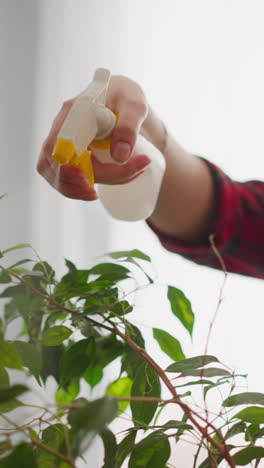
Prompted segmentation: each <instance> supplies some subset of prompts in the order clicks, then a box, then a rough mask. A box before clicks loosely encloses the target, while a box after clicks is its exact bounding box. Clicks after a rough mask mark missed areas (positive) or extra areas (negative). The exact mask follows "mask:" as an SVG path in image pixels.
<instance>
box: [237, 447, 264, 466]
mask: <svg viewBox="0 0 264 468" xmlns="http://www.w3.org/2000/svg"><path fill="white" fill-rule="evenodd" d="M263 457H264V448H263V447H246V448H245V449H242V450H240V451H239V452H237V453H236V454H235V455H233V460H234V462H235V464H236V466H237V465H240V466H245V465H248V464H249V463H250V462H251V461H252V460H255V459H256V458H263Z"/></svg>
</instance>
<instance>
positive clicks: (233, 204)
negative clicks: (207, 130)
mask: <svg viewBox="0 0 264 468" xmlns="http://www.w3.org/2000/svg"><path fill="white" fill-rule="evenodd" d="M204 161H205V162H206V163H207V164H208V166H209V169H210V171H211V173H212V177H213V180H214V186H215V193H216V210H215V213H214V217H213V220H212V224H211V226H210V229H209V231H208V233H207V234H206V235H205V236H204V238H203V239H202V240H200V241H199V243H198V242H197V243H190V242H183V241H182V240H180V239H178V238H176V237H173V236H171V235H166V234H164V233H162V232H161V231H159V230H157V229H156V228H155V227H154V226H153V225H151V223H150V222H148V225H149V226H150V227H151V229H152V230H153V231H154V232H155V233H156V235H157V236H158V237H159V240H160V242H161V244H162V245H163V246H164V247H165V248H166V249H167V250H170V251H172V252H175V253H178V254H180V255H182V256H183V257H185V258H187V259H189V260H192V261H193V262H196V263H198V264H201V265H206V266H209V267H212V268H217V269H221V268H222V267H221V264H220V262H219V259H218V257H217V256H216V254H215V253H214V251H213V249H212V247H211V244H210V241H209V236H210V234H214V243H215V246H216V247H217V250H218V252H219V253H220V255H221V257H222V259H223V260H224V263H225V266H226V269H227V271H228V272H232V273H239V274H241V275H246V276H253V277H255V278H264V182H260V181H255V180H252V181H248V182H243V183H241V182H236V181H233V180H232V179H230V178H229V177H228V176H227V175H226V174H225V173H224V172H223V171H221V170H220V169H219V168H218V167H217V166H215V165H214V164H212V163H210V162H209V161H206V160H204Z"/></svg>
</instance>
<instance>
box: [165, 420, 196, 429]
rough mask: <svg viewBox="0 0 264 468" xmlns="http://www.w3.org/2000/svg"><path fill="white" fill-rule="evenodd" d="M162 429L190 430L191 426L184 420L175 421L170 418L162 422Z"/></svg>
mask: <svg viewBox="0 0 264 468" xmlns="http://www.w3.org/2000/svg"><path fill="white" fill-rule="evenodd" d="M163 427H164V429H184V430H191V429H193V427H192V426H191V425H190V424H186V422H184V421H175V420H174V419H171V420H170V421H168V422H166V423H165V424H163Z"/></svg>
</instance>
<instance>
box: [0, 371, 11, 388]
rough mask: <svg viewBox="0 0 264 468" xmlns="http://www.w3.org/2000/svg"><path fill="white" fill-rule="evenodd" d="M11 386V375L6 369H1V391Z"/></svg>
mask: <svg viewBox="0 0 264 468" xmlns="http://www.w3.org/2000/svg"><path fill="white" fill-rule="evenodd" d="M8 385H9V375H8V373H7V371H6V370H5V368H4V367H0V389H1V388H2V387H4V388H6V387H8Z"/></svg>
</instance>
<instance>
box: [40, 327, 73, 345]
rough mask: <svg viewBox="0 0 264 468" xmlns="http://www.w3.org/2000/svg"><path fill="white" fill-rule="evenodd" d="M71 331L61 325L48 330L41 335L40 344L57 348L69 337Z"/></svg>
mask: <svg viewBox="0 0 264 468" xmlns="http://www.w3.org/2000/svg"><path fill="white" fill-rule="evenodd" d="M71 334H72V330H70V328H68V327H65V326H63V325H55V327H52V328H48V329H47V330H45V332H44V333H43V335H42V339H41V343H42V344H44V345H46V346H57V345H60V344H61V343H63V341H65V340H67V338H69V336H71Z"/></svg>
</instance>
